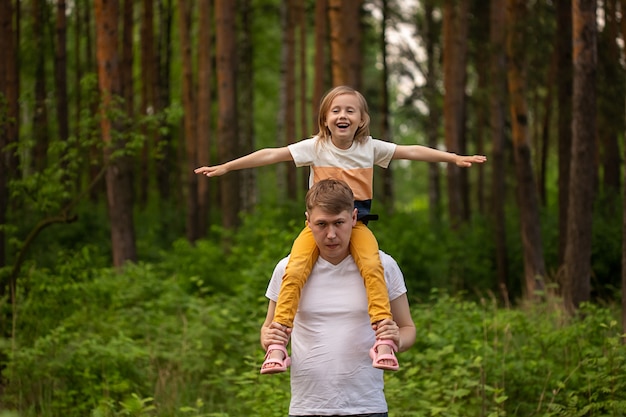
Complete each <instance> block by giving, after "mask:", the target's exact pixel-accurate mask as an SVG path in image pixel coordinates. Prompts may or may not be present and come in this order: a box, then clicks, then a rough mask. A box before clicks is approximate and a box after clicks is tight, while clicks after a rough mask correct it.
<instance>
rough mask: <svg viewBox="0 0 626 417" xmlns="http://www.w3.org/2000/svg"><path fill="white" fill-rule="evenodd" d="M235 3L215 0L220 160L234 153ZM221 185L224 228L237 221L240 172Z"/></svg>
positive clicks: (231, 175)
mask: <svg viewBox="0 0 626 417" xmlns="http://www.w3.org/2000/svg"><path fill="white" fill-rule="evenodd" d="M235 6H236V3H235V2H233V1H232V0H216V1H215V19H216V30H217V32H216V33H217V45H216V50H217V95H218V100H219V111H218V118H217V137H218V138H219V139H218V154H219V159H220V161H230V160H231V159H234V158H235V157H237V156H238V155H237V149H236V148H237V144H238V142H239V141H238V139H237V132H238V126H237V79H236V74H237V55H236V42H235V39H236V36H237V33H236V31H235ZM219 181H220V185H221V209H222V210H221V211H222V224H223V226H224V228H226V229H232V228H234V227H236V226H238V225H239V212H240V210H241V202H240V199H239V188H240V183H241V182H240V176H239V173H238V172H232V173H230V174H228V175H225V176H223V177H221V178H220V179H219Z"/></svg>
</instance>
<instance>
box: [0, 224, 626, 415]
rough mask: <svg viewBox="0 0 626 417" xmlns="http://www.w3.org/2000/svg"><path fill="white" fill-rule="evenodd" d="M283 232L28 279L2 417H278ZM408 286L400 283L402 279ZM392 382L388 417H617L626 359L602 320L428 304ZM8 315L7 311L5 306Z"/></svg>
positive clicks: (0, 402) (625, 385)
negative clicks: (272, 302) (269, 367)
mask: <svg viewBox="0 0 626 417" xmlns="http://www.w3.org/2000/svg"><path fill="white" fill-rule="evenodd" d="M292 226H293V227H292V229H293V230H280V231H278V230H272V228H265V227H260V228H258V229H256V232H255V231H252V230H251V229H250V231H249V232H247V233H249V235H246V236H245V237H244V238H243V241H250V242H252V241H254V242H255V243H256V245H255V246H254V247H252V246H249V245H245V244H242V243H241V242H240V241H237V240H235V244H234V245H233V246H232V247H231V249H230V251H229V252H228V253H226V252H224V251H223V250H222V249H221V248H220V247H219V245H216V244H214V243H211V242H208V241H201V242H198V243H197V244H196V245H195V246H192V245H189V244H188V243H185V242H177V243H176V244H175V245H173V247H172V249H171V250H170V251H169V252H168V253H164V254H162V256H160V257H155V258H159V259H160V260H158V261H155V262H153V263H139V264H137V265H128V266H127V267H126V268H125V269H124V270H123V271H121V272H116V271H113V270H111V269H107V268H100V267H95V266H94V264H96V265H97V264H100V262H99V261H95V260H94V257H97V256H99V255H98V250H97V249H96V248H90V247H88V246H85V247H84V248H83V249H82V250H81V251H78V252H66V253H63V252H61V253H59V254H57V260H58V262H57V266H56V267H55V268H37V267H36V266H34V265H30V267H29V268H24V273H23V276H22V277H20V286H19V289H20V291H19V292H18V294H17V297H18V303H17V308H16V310H15V312H14V313H15V315H14V318H15V337H14V338H13V339H6V340H0V349H1V351H2V352H1V353H2V355H3V357H4V358H5V363H4V364H3V365H4V366H3V377H4V389H3V391H2V396H1V397H0V409H2V410H14V413H11V412H10V411H5V412H4V414H0V416H2V417H9V416H14V415H19V416H23V417H31V416H32V417H34V416H37V417H57V416H63V417H79V416H80V417H84V416H93V417H117V416H163V417H165V416H191V417H199V416H222V417H225V416H228V417H240V416H259V417H273V416H276V417H278V416H280V417H283V416H285V415H287V409H288V403H289V379H288V378H289V376H288V374H282V375H273V376H269V377H268V376H261V375H259V372H258V368H259V365H260V362H261V360H262V357H263V352H262V350H261V348H260V346H259V342H258V330H259V326H260V325H261V323H262V322H263V319H264V314H265V308H266V305H267V301H266V300H265V298H264V297H263V294H264V290H265V286H266V284H267V281H268V279H269V276H270V273H271V270H272V268H273V266H274V265H275V263H276V261H277V260H278V259H279V258H280V257H281V256H283V255H284V254H286V253H287V251H288V249H289V245H290V243H291V240H292V238H293V236H294V234H295V231H297V229H298V228H299V226H298V225H295V224H293V225H292ZM407 278H410V277H407ZM412 299H414V300H415V301H413V302H412V305H411V309H412V313H413V317H414V320H415V323H416V326H417V330H418V334H417V341H416V343H415V346H414V347H413V348H412V349H410V350H409V351H407V352H404V353H401V354H400V355H399V359H400V363H401V369H400V371H399V372H396V373H387V374H386V376H385V378H386V389H385V391H386V396H387V399H388V402H389V408H390V416H392V417H401V416H402V417H409V416H410V417H421V416H466V417H472V416H481V417H482V416H494V417H495V416H524V417H527V416H623V415H626V373H624V371H623V370H624V369H625V366H626V363H625V361H626V349H624V346H623V345H622V344H621V338H620V329H621V326H620V324H619V323H618V321H617V319H616V317H617V316H618V315H617V313H616V312H615V311H614V309H612V308H611V306H598V305H585V306H584V307H583V308H582V309H581V311H580V314H579V316H577V317H573V318H570V317H567V316H566V315H565V314H564V313H563V311H562V309H561V308H560V307H559V305H560V303H559V302H558V300H554V299H553V300H549V301H546V302H544V303H542V304H537V305H531V306H522V307H517V308H514V309H503V308H500V307H498V306H497V303H496V302H495V301H493V300H491V299H488V298H485V299H480V298H478V297H476V296H474V297H472V299H471V300H470V299H468V298H467V297H464V296H462V295H451V294H450V293H449V292H448V291H443V290H432V291H430V293H429V294H428V295H426V296H421V297H419V299H420V300H421V301H419V302H418V301H417V299H418V298H415V297H412ZM0 307H3V308H4V309H6V304H4V305H0Z"/></svg>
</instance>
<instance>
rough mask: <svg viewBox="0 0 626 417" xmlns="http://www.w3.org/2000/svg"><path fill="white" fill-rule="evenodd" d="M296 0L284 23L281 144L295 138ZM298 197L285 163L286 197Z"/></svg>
mask: <svg viewBox="0 0 626 417" xmlns="http://www.w3.org/2000/svg"><path fill="white" fill-rule="evenodd" d="M295 3H296V0H288V1H287V3H286V4H285V7H286V10H285V12H286V16H285V17H286V22H285V23H286V24H285V25H284V27H283V29H284V32H283V33H284V35H283V36H284V42H285V45H284V47H285V54H286V56H285V64H286V65H285V89H284V90H283V91H284V94H285V99H284V103H285V113H284V114H285V120H284V126H285V137H284V142H283V146H286V145H289V144H290V143H293V142H294V141H295V139H296V29H295V28H296V22H295V8H296V4H295ZM297 197H298V188H297V177H296V166H295V165H294V164H287V198H288V199H289V200H291V201H296V198H297Z"/></svg>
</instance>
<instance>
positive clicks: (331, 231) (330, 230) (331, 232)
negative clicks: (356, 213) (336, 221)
mask: <svg viewBox="0 0 626 417" xmlns="http://www.w3.org/2000/svg"><path fill="white" fill-rule="evenodd" d="M335 236H337V233H336V232H335V226H330V227H329V228H328V232H327V233H326V237H327V238H328V239H334V238H335Z"/></svg>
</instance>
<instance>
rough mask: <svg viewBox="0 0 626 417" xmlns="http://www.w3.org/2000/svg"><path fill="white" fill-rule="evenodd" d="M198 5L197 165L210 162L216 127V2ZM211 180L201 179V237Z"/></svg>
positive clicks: (206, 0) (208, 0) (206, 221)
mask: <svg viewBox="0 0 626 417" xmlns="http://www.w3.org/2000/svg"><path fill="white" fill-rule="evenodd" d="M198 7H199V9H200V22H199V23H200V27H199V39H198V132H197V133H198V165H209V164H210V162H211V143H212V130H211V129H213V124H212V123H211V120H212V117H213V111H212V108H213V97H212V95H213V54H212V51H213V24H212V17H213V14H212V12H211V11H212V10H213V4H212V2H211V0H200V1H199V2H198ZM246 26H247V25H246ZM249 103H251V101H249ZM212 183H213V181H208V179H207V178H200V180H199V181H198V237H206V236H207V232H208V230H209V218H210V209H211V203H210V202H211V195H210V191H211V189H212V187H211V185H212Z"/></svg>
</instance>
